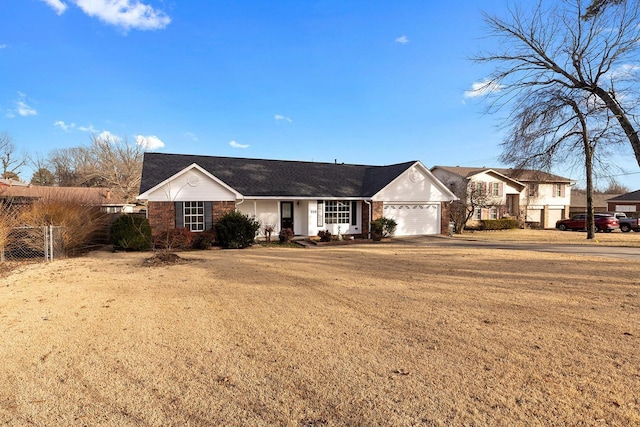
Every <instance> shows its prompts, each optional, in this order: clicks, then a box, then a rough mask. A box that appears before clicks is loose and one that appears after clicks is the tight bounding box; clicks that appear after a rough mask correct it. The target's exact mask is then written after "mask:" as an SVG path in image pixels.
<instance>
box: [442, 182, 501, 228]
mask: <svg viewBox="0 0 640 427" xmlns="http://www.w3.org/2000/svg"><path fill="white" fill-rule="evenodd" d="M483 184H484V183H482V182H479V183H476V182H472V181H467V180H465V181H461V182H453V183H449V185H448V187H449V188H450V189H451V191H453V193H454V194H455V195H456V196H458V200H455V201H453V202H452V203H451V219H452V220H453V222H454V230H453V231H454V233H456V234H461V233H462V232H463V231H464V229H465V227H466V226H467V223H468V222H469V221H470V220H471V218H472V217H473V214H474V213H475V212H476V209H486V208H490V207H495V206H496V203H497V202H498V201H497V200H496V198H495V197H493V196H492V195H491V194H490V192H489V190H488V189H487V188H486V185H483Z"/></svg>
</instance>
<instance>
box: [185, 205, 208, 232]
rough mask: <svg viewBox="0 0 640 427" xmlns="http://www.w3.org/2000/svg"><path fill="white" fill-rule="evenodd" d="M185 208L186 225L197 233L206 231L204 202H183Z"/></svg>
mask: <svg viewBox="0 0 640 427" xmlns="http://www.w3.org/2000/svg"><path fill="white" fill-rule="evenodd" d="M183 209H184V211H183V219H184V222H183V224H184V227H185V228H186V229H188V230H190V231H193V232H196V233H197V232H201V231H204V227H205V222H204V202H183ZM193 210H195V212H194V211H193Z"/></svg>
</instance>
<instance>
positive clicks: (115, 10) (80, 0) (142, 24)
mask: <svg viewBox="0 0 640 427" xmlns="http://www.w3.org/2000/svg"><path fill="white" fill-rule="evenodd" d="M73 1H74V2H75V4H76V5H77V6H78V7H79V8H80V9H82V11H83V12H84V13H86V14H87V15H89V16H92V17H95V18H98V19H100V20H101V21H103V22H105V23H107V24H110V25H115V26H116V27H121V28H123V29H125V30H129V29H131V28H134V29H136V30H158V29H162V28H165V27H166V26H167V25H169V23H170V22H171V18H170V17H169V16H168V15H167V14H166V13H164V12H163V11H161V10H155V9H154V8H153V7H152V6H150V5H147V4H144V3H141V2H140V1H139V0H73Z"/></svg>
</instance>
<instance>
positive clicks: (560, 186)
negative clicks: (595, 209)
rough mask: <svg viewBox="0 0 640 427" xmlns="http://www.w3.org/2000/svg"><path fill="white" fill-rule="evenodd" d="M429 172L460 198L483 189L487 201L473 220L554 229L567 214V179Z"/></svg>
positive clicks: (502, 172) (486, 171)
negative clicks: (508, 221) (509, 219)
mask: <svg viewBox="0 0 640 427" xmlns="http://www.w3.org/2000/svg"><path fill="white" fill-rule="evenodd" d="M431 172H432V173H433V174H434V175H435V176H436V177H437V178H438V179H439V180H440V181H442V182H443V183H444V184H445V185H446V186H447V187H448V188H450V189H451V190H452V191H453V192H454V193H456V195H457V196H458V197H460V198H463V197H468V194H469V193H470V192H471V191H473V190H475V189H477V188H481V189H483V193H484V194H486V197H487V200H488V201H489V202H490V203H489V206H488V207H486V208H478V209H476V212H474V216H473V220H483V219H498V218H503V217H515V218H518V219H519V220H521V221H523V222H525V223H528V224H532V225H534V224H535V225H539V226H540V227H541V228H553V227H554V226H555V223H556V221H557V220H559V219H562V218H565V217H567V216H568V215H569V207H570V205H571V190H570V187H571V185H573V184H574V181H572V180H571V179H569V178H564V177H561V176H558V175H554V174H551V173H547V172H542V171H537V170H529V169H504V168H486V167H460V166H434V167H433V168H431Z"/></svg>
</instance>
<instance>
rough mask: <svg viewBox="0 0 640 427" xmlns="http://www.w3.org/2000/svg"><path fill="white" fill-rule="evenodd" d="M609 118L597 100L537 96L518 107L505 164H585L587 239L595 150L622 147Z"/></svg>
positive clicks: (564, 93) (557, 91)
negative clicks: (569, 160) (618, 145)
mask: <svg viewBox="0 0 640 427" xmlns="http://www.w3.org/2000/svg"><path fill="white" fill-rule="evenodd" d="M611 120H613V118H611V117H610V112H609V110H608V109H607V107H606V106H605V105H604V103H602V101H600V99H599V98H597V97H596V96H595V95H592V94H588V93H586V92H578V93H575V91H570V90H567V89H566V88H562V87H559V88H546V89H544V90H537V91H534V92H533V93H532V94H530V96H528V97H527V98H526V99H521V100H520V101H519V102H518V103H517V107H516V110H515V111H514V112H513V114H512V115H511V120H510V124H511V129H510V132H508V137H507V138H506V140H505V141H504V142H503V144H502V147H503V153H502V156H501V160H502V161H504V162H506V163H510V164H514V165H516V167H518V168H525V167H534V168H542V169H550V168H551V166H552V165H553V164H555V163H562V162H567V159H573V160H575V161H578V160H579V159H582V161H583V162H584V163H583V164H584V170H585V177H586V193H587V239H593V238H594V233H595V225H594V217H593V192H594V184H593V175H594V172H593V171H594V161H597V160H598V157H597V156H596V152H597V150H598V151H600V152H603V153H606V151H607V146H608V145H611V144H614V143H615V141H619V140H620V138H619V135H616V134H615V132H614V131H613V130H614V129H616V127H615V126H611V124H610V122H611Z"/></svg>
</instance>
